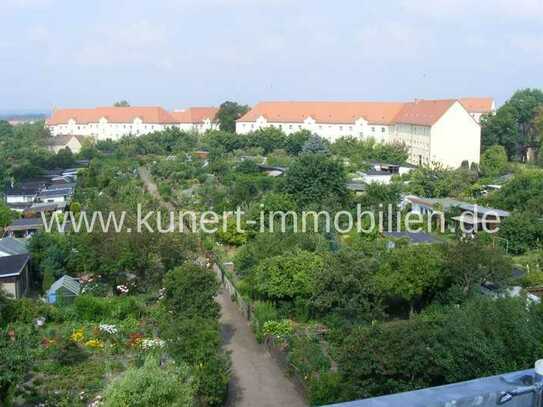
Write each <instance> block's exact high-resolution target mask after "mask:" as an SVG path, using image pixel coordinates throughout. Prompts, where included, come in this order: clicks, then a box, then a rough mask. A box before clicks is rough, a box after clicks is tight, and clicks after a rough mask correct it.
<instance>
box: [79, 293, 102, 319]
mask: <svg viewBox="0 0 543 407" xmlns="http://www.w3.org/2000/svg"><path fill="white" fill-rule="evenodd" d="M74 308H75V311H76V314H77V316H78V317H79V318H80V319H81V320H83V321H101V320H104V319H107V318H108V317H109V315H110V308H109V307H108V304H107V300H106V299H104V298H98V297H93V296H90V295H81V296H79V297H77V298H76V299H75V301H74Z"/></svg>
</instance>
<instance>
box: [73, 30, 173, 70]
mask: <svg viewBox="0 0 543 407" xmlns="http://www.w3.org/2000/svg"><path fill="white" fill-rule="evenodd" d="M173 54H174V52H173V49H172V48H171V43H170V42H169V40H168V35H167V33H166V31H165V30H164V28H163V27H161V26H158V25H156V24H152V23H151V22H149V21H147V20H139V21H136V22H134V23H132V24H129V25H121V24H116V25H108V26H103V25H102V26H99V27H97V28H96V29H95V30H94V32H91V33H90V35H88V36H87V38H86V40H85V41H84V44H83V46H82V47H81V48H80V49H78V50H77V51H76V52H75V56H76V61H77V62H78V63H79V64H81V65H91V66H115V65H119V64H123V65H125V64H130V63H133V64H145V65H152V66H155V67H157V68H160V69H172V68H173V62H172V60H171V55H173Z"/></svg>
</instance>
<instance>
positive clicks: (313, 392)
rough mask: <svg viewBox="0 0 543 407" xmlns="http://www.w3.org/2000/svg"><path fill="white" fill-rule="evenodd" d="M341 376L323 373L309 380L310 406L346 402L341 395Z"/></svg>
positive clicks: (333, 373)
mask: <svg viewBox="0 0 543 407" xmlns="http://www.w3.org/2000/svg"><path fill="white" fill-rule="evenodd" d="M341 388H342V387H341V375H339V374H338V373H335V372H325V373H322V374H320V375H319V376H317V377H314V378H312V379H311V380H310V383H309V403H310V404H311V405H312V406H322V405H325V404H332V403H339V402H341V401H346V399H344V398H342V395H341Z"/></svg>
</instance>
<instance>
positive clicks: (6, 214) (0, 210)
mask: <svg viewBox="0 0 543 407" xmlns="http://www.w3.org/2000/svg"><path fill="white" fill-rule="evenodd" d="M16 218H17V214H16V212H14V211H12V210H11V209H9V208H8V207H7V206H6V205H5V204H4V203H3V202H0V228H3V227H6V226H7V225H9V224H10V223H11V222H13V220H14V219H16Z"/></svg>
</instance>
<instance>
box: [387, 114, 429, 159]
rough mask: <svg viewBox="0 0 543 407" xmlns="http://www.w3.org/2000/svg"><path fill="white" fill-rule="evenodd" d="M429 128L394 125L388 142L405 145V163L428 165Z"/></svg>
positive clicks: (412, 125)
mask: <svg viewBox="0 0 543 407" xmlns="http://www.w3.org/2000/svg"><path fill="white" fill-rule="evenodd" d="M430 134H431V128H430V126H419V125H414V124H402V123H399V124H396V125H395V126H394V131H393V133H392V135H391V137H390V139H389V140H390V142H394V143H402V144H405V145H406V146H407V148H408V152H409V157H408V159H407V161H408V162H409V163H411V164H415V165H419V164H429V163H430Z"/></svg>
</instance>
